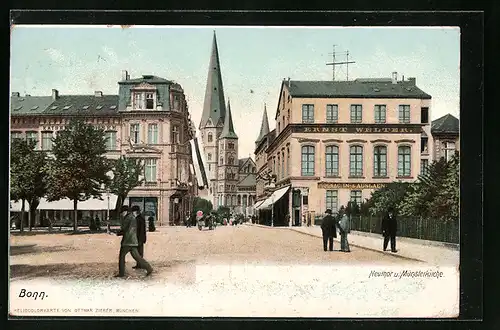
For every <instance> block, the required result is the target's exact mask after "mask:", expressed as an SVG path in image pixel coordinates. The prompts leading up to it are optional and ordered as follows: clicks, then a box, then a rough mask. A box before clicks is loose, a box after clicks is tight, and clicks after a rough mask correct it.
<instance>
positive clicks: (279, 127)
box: [278, 123, 281, 134]
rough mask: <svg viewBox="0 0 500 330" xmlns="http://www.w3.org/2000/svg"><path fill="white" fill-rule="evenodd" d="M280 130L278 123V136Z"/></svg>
mask: <svg viewBox="0 0 500 330" xmlns="http://www.w3.org/2000/svg"><path fill="white" fill-rule="evenodd" d="M280 129H281V125H280V123H278V134H279V132H280Z"/></svg>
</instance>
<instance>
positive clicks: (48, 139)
mask: <svg viewBox="0 0 500 330" xmlns="http://www.w3.org/2000/svg"><path fill="white" fill-rule="evenodd" d="M42 150H52V132H42Z"/></svg>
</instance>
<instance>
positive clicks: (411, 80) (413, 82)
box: [408, 77, 417, 86]
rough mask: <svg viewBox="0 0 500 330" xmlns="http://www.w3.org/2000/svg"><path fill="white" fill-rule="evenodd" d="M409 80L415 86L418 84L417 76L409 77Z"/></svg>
mask: <svg viewBox="0 0 500 330" xmlns="http://www.w3.org/2000/svg"><path fill="white" fill-rule="evenodd" d="M408 81H409V82H410V83H411V84H412V85H413V86H415V85H416V84H417V82H416V79H415V77H411V78H408Z"/></svg>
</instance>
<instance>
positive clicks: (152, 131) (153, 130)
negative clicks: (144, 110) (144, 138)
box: [148, 124, 158, 144]
mask: <svg viewBox="0 0 500 330" xmlns="http://www.w3.org/2000/svg"><path fill="white" fill-rule="evenodd" d="M148 143H149V144H157V143H158V124H149V125H148Z"/></svg>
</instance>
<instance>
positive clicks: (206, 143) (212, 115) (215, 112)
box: [199, 31, 226, 208]
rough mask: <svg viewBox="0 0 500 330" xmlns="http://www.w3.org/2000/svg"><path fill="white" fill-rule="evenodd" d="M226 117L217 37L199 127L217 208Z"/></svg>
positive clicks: (210, 187) (211, 191)
mask: <svg viewBox="0 0 500 330" xmlns="http://www.w3.org/2000/svg"><path fill="white" fill-rule="evenodd" d="M225 115H226V102H225V99H224V87H223V85H222V74H221V70H220V63H219V50H218V47H217V37H216V35H215V31H214V36H213V40H212V52H211V54H210V63H209V66H208V76H207V85H206V89H205V101H204V103H203V113H202V116H201V121H200V125H199V130H200V133H201V140H202V142H203V153H204V155H205V159H206V160H207V167H208V175H207V176H208V180H209V181H210V183H209V189H208V190H209V191H208V193H209V196H212V198H213V199H212V200H211V202H212V204H213V206H214V208H217V207H218V206H219V205H222V204H221V201H219V200H218V196H219V195H220V194H219V192H218V188H219V186H218V185H217V180H218V175H219V169H218V168H219V142H218V140H219V136H220V135H221V133H222V129H223V126H224V120H225Z"/></svg>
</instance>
